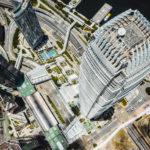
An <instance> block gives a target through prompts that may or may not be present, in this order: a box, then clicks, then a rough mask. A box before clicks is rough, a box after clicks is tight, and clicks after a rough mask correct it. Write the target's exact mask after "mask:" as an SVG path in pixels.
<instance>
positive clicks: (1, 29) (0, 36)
mask: <svg viewBox="0 0 150 150" xmlns="http://www.w3.org/2000/svg"><path fill="white" fill-rule="evenodd" d="M4 39H5V29H4V26H2V25H1V24H0V43H2V42H4Z"/></svg>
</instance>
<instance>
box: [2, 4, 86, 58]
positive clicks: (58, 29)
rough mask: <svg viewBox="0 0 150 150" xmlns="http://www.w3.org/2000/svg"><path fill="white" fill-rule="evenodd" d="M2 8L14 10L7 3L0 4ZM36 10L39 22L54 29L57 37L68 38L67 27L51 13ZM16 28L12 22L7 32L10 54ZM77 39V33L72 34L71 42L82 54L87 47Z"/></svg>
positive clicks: (7, 47)
mask: <svg viewBox="0 0 150 150" xmlns="http://www.w3.org/2000/svg"><path fill="white" fill-rule="evenodd" d="M0 6H4V7H8V8H12V5H10V3H8V4H7V3H6V2H0ZM35 10H36V14H37V17H38V18H39V21H40V22H41V23H42V24H45V25H47V27H49V28H52V29H53V30H54V31H55V33H56V35H57V36H59V37H60V35H63V36H64V37H65V36H66V33H67V27H65V28H64V27H63V26H62V25H61V24H60V23H59V22H57V21H56V20H54V19H53V18H52V14H50V13H49V12H47V11H45V10H42V9H39V8H36V9H35ZM15 28H16V25H15V22H14V21H13V22H11V24H10V26H9V29H8V32H7V33H8V34H9V35H7V37H8V38H7V41H6V43H8V44H7V45H6V47H5V48H6V51H7V50H8V51H9V52H11V47H12V40H13V35H14V32H15ZM60 38H61V37H60ZM77 38H78V37H77V35H75V33H73V32H71V33H70V37H69V42H70V43H72V45H73V46H74V47H75V49H76V50H78V52H79V53H80V54H82V53H83V52H84V48H85V46H84V48H83V42H82V41H81V40H80V41H81V43H82V44H81V43H79V41H78V40H77ZM61 39H62V38H61ZM78 39H79V38H78ZM62 41H64V39H62ZM11 53H12V52H11ZM12 59H16V58H15V57H14V54H13V53H12Z"/></svg>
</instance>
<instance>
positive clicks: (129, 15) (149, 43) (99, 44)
mask: <svg viewBox="0 0 150 150" xmlns="http://www.w3.org/2000/svg"><path fill="white" fill-rule="evenodd" d="M149 58H150V22H149V21H148V20H147V19H146V18H145V17H144V16H143V15H142V14H141V13H140V12H139V11H138V10H131V9H129V10H127V11H125V12H123V13H121V14H120V15H118V16H116V17H115V18H113V19H112V20H110V21H109V22H107V23H106V24H104V25H103V26H101V27H100V28H99V29H98V30H97V31H96V32H95V33H94V35H93V37H92V38H91V40H90V41H89V44H88V49H87V50H86V52H85V53H84V54H83V58H82V64H81V69H80V79H79V80H80V81H79V83H80V85H79V91H80V93H79V103H80V108H81V112H82V114H83V115H84V116H86V117H88V118H89V119H94V120H97V119H99V116H100V115H102V114H105V113H106V112H108V111H106V110H108V109H109V108H111V106H113V105H114V104H115V103H117V102H118V101H119V100H120V99H121V98H123V97H124V96H125V95H126V94H127V93H128V92H129V91H131V90H132V89H133V88H135V87H136V86H137V85H139V83H140V82H141V81H142V80H143V78H145V77H146V75H147V74H148V73H149V72H150V59H149Z"/></svg>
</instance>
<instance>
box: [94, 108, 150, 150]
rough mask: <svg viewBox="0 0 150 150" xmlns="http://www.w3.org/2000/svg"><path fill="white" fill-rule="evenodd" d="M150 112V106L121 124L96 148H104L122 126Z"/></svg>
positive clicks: (95, 149)
mask: <svg viewBox="0 0 150 150" xmlns="http://www.w3.org/2000/svg"><path fill="white" fill-rule="evenodd" d="M147 112H150V107H148V108H146V109H145V110H144V111H143V112H141V113H140V114H138V115H137V116H136V117H134V118H132V119H130V120H129V121H127V122H125V123H123V124H121V125H120V126H119V127H118V128H117V129H116V130H115V131H114V132H113V133H112V134H111V135H109V137H108V138H107V139H106V140H105V141H103V142H102V143H100V144H99V145H98V146H97V147H96V148H94V150H98V149H99V148H102V147H103V146H104V145H106V144H107V143H108V142H109V141H110V140H111V139H112V138H113V137H114V136H115V135H116V134H117V133H118V132H119V131H120V130H121V129H122V128H124V127H126V126H128V125H129V124H131V123H133V122H134V121H135V120H136V119H138V118H140V117H141V116H143V115H144V114H145V113H147Z"/></svg>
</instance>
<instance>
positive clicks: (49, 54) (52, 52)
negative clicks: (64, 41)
mask: <svg viewBox="0 0 150 150" xmlns="http://www.w3.org/2000/svg"><path fill="white" fill-rule="evenodd" d="M55 55H56V51H55V50H54V49H53V50H51V51H50V52H48V56H49V57H52V56H55Z"/></svg>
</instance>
